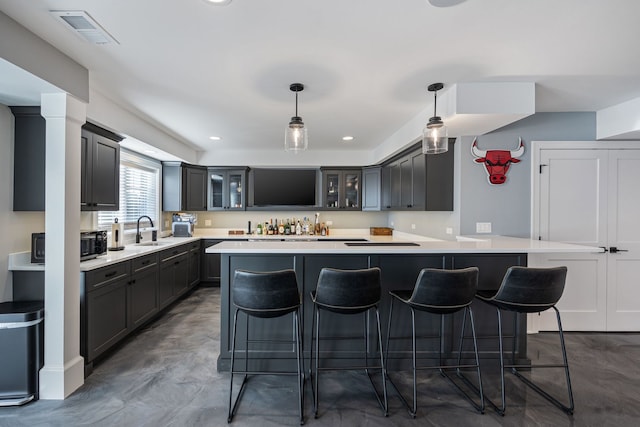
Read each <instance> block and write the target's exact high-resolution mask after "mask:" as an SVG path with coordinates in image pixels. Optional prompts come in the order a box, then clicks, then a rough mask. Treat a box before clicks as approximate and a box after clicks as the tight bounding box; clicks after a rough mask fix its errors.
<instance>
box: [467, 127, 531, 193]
mask: <svg viewBox="0 0 640 427" xmlns="http://www.w3.org/2000/svg"><path fill="white" fill-rule="evenodd" d="M477 139H478V138H473V144H471V154H473V157H475V162H476V163H484V166H485V170H486V171H487V177H488V178H489V184H493V185H499V184H504V183H505V181H506V180H507V171H508V170H509V166H511V163H520V159H519V157H521V156H522V155H523V154H524V144H523V143H522V138H520V141H519V143H518V148H517V149H515V150H480V149H478V141H477Z"/></svg>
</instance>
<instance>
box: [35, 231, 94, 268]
mask: <svg viewBox="0 0 640 427" xmlns="http://www.w3.org/2000/svg"><path fill="white" fill-rule="evenodd" d="M44 249H45V237H44V233H33V234H31V262H32V263H38V264H43V263H44ZM105 252H107V232H106V231H81V232H80V261H86V260H88V259H93V258H95V257H97V256H98V255H102V254H103V253H105Z"/></svg>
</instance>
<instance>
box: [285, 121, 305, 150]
mask: <svg viewBox="0 0 640 427" xmlns="http://www.w3.org/2000/svg"><path fill="white" fill-rule="evenodd" d="M308 145H309V140H308V138H307V128H306V127H305V126H304V123H303V122H302V119H301V118H300V117H297V116H296V117H292V118H291V121H290V122H289V126H288V127H287V130H286V131H285V134H284V149H285V151H304V150H306V149H307V146H308Z"/></svg>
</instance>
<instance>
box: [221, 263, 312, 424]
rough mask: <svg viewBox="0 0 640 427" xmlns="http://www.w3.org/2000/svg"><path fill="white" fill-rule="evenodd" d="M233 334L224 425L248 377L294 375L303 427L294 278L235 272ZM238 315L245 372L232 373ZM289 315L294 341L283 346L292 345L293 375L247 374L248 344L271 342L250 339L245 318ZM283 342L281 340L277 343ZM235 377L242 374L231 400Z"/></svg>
mask: <svg viewBox="0 0 640 427" xmlns="http://www.w3.org/2000/svg"><path fill="white" fill-rule="evenodd" d="M232 292H233V304H234V306H235V311H234V314H233V332H232V338H231V375H230V377H231V380H230V385H229V416H228V418H227V422H229V423H230V422H231V420H232V419H233V416H234V414H235V412H236V409H237V406H238V403H239V402H240V397H241V396H242V393H243V391H244V387H245V385H246V383H247V379H248V376H249V375H296V376H297V378H298V400H299V401H298V409H299V412H300V424H304V412H303V411H304V392H303V387H304V370H303V365H302V363H303V362H302V356H301V355H302V337H301V335H302V333H301V330H300V314H299V313H300V307H301V301H300V293H299V291H298V284H297V281H296V275H295V272H294V271H293V270H280V271H272V272H251V271H244V270H236V271H235V274H234V280H233V288H232ZM238 312H243V313H245V314H246V315H247V335H246V344H245V369H244V370H235V352H236V327H237V324H238ZM289 313H291V314H292V315H293V332H294V335H295V338H294V339H293V340H291V341H289V340H287V341H284V342H286V343H290V344H294V345H295V352H296V363H297V371H296V372H289V371H287V372H278V371H249V370H248V369H249V344H250V343H264V342H274V340H250V339H249V319H250V318H251V317H258V318H263V319H268V318H275V317H281V316H285V315H287V314H289ZM277 342H283V341H277ZM235 374H243V375H244V377H243V379H242V384H241V385H240V390H239V391H238V395H237V396H236V399H235V402H234V401H233V377H234V375H235Z"/></svg>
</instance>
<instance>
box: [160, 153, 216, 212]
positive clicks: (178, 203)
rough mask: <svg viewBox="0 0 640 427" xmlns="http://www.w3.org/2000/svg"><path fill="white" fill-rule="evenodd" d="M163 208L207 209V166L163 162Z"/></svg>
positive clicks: (174, 209)
mask: <svg viewBox="0 0 640 427" xmlns="http://www.w3.org/2000/svg"><path fill="white" fill-rule="evenodd" d="M162 210H163V211H173V212H179V211H206V210H207V168H206V167H204V166H196V165H189V164H186V163H181V162H163V163H162Z"/></svg>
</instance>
